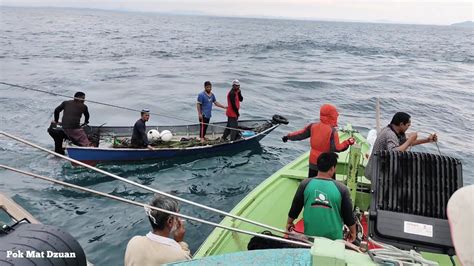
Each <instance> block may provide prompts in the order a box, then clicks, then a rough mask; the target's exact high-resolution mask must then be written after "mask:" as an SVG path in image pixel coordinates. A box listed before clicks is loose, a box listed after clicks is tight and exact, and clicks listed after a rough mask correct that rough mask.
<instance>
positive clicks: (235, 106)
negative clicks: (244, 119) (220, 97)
mask: <svg viewBox="0 0 474 266" xmlns="http://www.w3.org/2000/svg"><path fill="white" fill-rule="evenodd" d="M243 100H244V97H242V93H241V92H240V82H239V81H238V80H237V79H234V80H233V81H232V89H230V91H229V93H228V94H227V112H226V115H227V126H226V127H227V128H226V129H225V130H224V135H223V136H222V139H223V140H227V137H228V136H229V134H230V140H231V141H233V140H236V139H237V138H239V134H238V133H239V131H238V130H237V127H238V126H239V123H238V119H239V116H240V114H239V109H240V102H241V101H243ZM233 128H235V130H234V129H233Z"/></svg>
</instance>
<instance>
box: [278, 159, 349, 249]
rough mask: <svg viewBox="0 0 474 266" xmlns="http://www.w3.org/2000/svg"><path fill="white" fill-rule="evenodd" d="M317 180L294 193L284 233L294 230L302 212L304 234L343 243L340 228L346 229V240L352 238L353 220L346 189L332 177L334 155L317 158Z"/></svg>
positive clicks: (335, 162)
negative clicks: (347, 233)
mask: <svg viewBox="0 0 474 266" xmlns="http://www.w3.org/2000/svg"><path fill="white" fill-rule="evenodd" d="M317 164H318V170H319V172H318V176H317V177H315V178H307V179H305V180H303V181H302V182H301V183H300V185H299V187H298V189H297V190H296V194H295V197H294V198H293V202H292V204H291V208H290V211H289V213H288V222H287V225H286V229H287V230H288V231H291V230H292V229H293V228H294V224H293V221H294V220H295V219H296V218H297V217H298V215H299V214H300V212H301V209H303V207H304V210H303V220H304V234H305V235H309V236H319V237H326V238H329V239H332V240H336V239H343V233H342V232H343V225H344V224H345V225H347V226H348V227H349V229H350V236H349V239H347V240H348V241H349V242H353V241H354V240H355V238H356V226H355V218H354V214H353V212H352V201H351V198H350V193H349V189H347V187H346V186H345V185H343V184H342V183H339V182H338V181H336V180H334V179H333V178H332V177H333V175H334V174H335V173H336V164H337V154H336V153H333V152H330V153H322V154H321V155H320V156H319V158H318V162H317Z"/></svg>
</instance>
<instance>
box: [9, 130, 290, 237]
mask: <svg viewBox="0 0 474 266" xmlns="http://www.w3.org/2000/svg"><path fill="white" fill-rule="evenodd" d="M0 134H2V135H4V136H6V137H9V138H11V139H14V140H16V141H19V142H22V143H24V144H26V145H29V146H31V147H34V148H36V149H39V150H42V151H45V152H47V153H50V154H53V155H55V156H57V157H60V158H63V159H65V160H68V161H70V162H73V163H75V164H78V165H81V166H84V167H86V168H89V169H91V170H94V171H96V172H99V173H101V174H104V175H106V176H110V177H112V178H115V179H118V180H120V181H123V182H125V183H128V184H130V185H133V186H136V187H139V188H142V189H145V190H148V191H151V192H154V193H157V194H160V195H163V196H166V197H170V198H172V199H175V200H178V201H181V202H184V203H188V204H191V205H193V206H196V207H200V208H203V209H206V210H208V211H213V212H216V213H219V214H222V215H225V216H229V217H232V218H234V219H238V220H241V221H244V222H247V223H250V224H253V225H257V226H260V227H263V228H267V229H270V230H273V231H276V232H280V233H283V234H286V233H287V232H286V231H285V230H282V229H278V228H276V227H273V226H269V225H266V224H262V223H259V222H256V221H252V220H249V219H247V218H243V217H240V216H237V215H234V214H231V213H228V212H225V211H221V210H218V209H215V208H212V207H208V206H205V205H202V204H199V203H196V202H193V201H190V200H187V199H183V198H180V197H177V196H174V195H171V194H168V193H166V192H163V191H160V190H157V189H154V188H151V187H148V186H145V185H142V184H139V183H136V182H133V181H130V180H128V179H126V178H123V177H120V176H118V175H114V174H112V173H109V172H107V171H104V170H101V169H98V168H96V167H94V166H91V165H88V164H85V163H83V162H80V161H77V160H74V159H72V158H69V157H67V156H64V155H62V154H59V153H56V152H53V151H50V150H48V149H46V148H43V147H41V146H38V145H36V144H34V143H31V142H29V141H27V140H24V139H21V138H19V137H16V136H13V135H11V134H8V133H6V132H4V131H0Z"/></svg>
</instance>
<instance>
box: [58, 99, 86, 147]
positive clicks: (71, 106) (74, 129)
mask: <svg viewBox="0 0 474 266" xmlns="http://www.w3.org/2000/svg"><path fill="white" fill-rule="evenodd" d="M85 98H86V94H85V93H83V92H80V91H79V92H76V93H75V94H74V100H69V101H64V102H62V103H61V104H60V105H59V106H58V107H56V109H55V110H54V121H53V122H52V123H53V125H57V124H61V125H62V129H63V130H64V133H65V135H66V136H67V137H68V138H69V139H70V140H71V141H72V142H73V143H74V144H76V145H79V146H93V144H92V143H91V142H90V141H89V139H88V138H87V134H86V132H85V131H84V129H82V128H81V125H80V122H81V118H82V115H83V114H84V125H87V124H89V111H88V109H87V105H85V104H84V101H85ZM61 112H63V117H62V119H61V123H60V122H59V114H60V113H61Z"/></svg>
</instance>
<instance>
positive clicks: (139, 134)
mask: <svg viewBox="0 0 474 266" xmlns="http://www.w3.org/2000/svg"><path fill="white" fill-rule="evenodd" d="M140 114H141V118H140V119H138V120H137V122H135V125H134V126H133V134H132V140H131V144H132V146H133V147H136V148H148V149H153V147H151V145H150V143H149V142H148V136H147V135H146V125H145V123H146V122H147V121H148V120H149V119H150V110H148V109H143V110H142V111H141V112H140Z"/></svg>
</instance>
